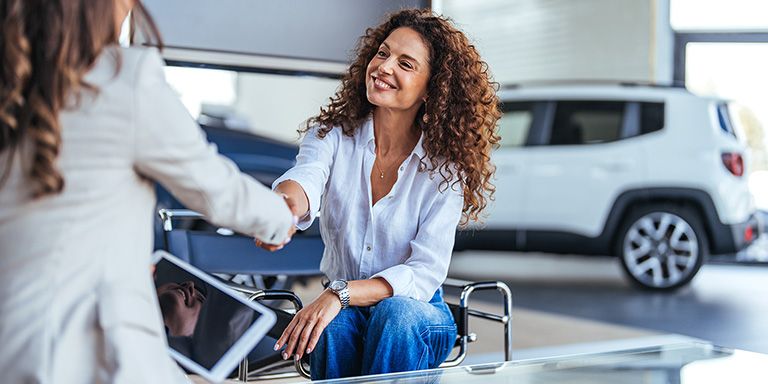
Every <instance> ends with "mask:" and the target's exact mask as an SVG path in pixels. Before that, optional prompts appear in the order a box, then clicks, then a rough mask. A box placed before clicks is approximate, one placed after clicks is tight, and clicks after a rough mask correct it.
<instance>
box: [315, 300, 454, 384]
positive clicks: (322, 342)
mask: <svg viewBox="0 0 768 384" xmlns="http://www.w3.org/2000/svg"><path fill="white" fill-rule="evenodd" d="M455 341H456V324H455V323H454V321H453V315H451V311H450V310H449V309H448V305H446V304H445V302H444V301H443V296H442V288H441V289H439V290H438V291H437V292H435V295H434V296H433V297H432V299H431V300H430V301H429V303H425V302H422V301H418V300H414V299H411V298H407V297H390V298H387V299H384V300H382V301H380V302H379V303H378V304H376V305H375V306H372V307H349V308H347V309H343V310H342V311H341V312H339V314H338V316H336V318H335V319H333V321H331V323H330V324H329V325H328V327H326V328H325V330H324V331H323V334H322V335H321V336H320V339H319V341H318V343H317V345H316V346H315V350H314V351H312V353H311V354H310V364H311V367H310V368H311V372H312V380H321V379H334V378H339V377H351V376H360V375H372V374H378V373H389V372H402V371H414V370H420V369H429V368H435V367H437V366H438V365H440V364H441V363H442V362H443V361H445V359H446V358H447V357H448V355H449V354H450V353H451V349H452V348H453V345H454V342H455Z"/></svg>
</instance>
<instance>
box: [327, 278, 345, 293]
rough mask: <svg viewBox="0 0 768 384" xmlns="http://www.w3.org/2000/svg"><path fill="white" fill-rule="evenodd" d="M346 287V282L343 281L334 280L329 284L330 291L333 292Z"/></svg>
mask: <svg viewBox="0 0 768 384" xmlns="http://www.w3.org/2000/svg"><path fill="white" fill-rule="evenodd" d="M346 286H347V282H346V281H344V280H334V281H332V282H331V289H333V290H334V291H340V290H342V289H344V287H346Z"/></svg>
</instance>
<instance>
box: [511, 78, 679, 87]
mask: <svg viewBox="0 0 768 384" xmlns="http://www.w3.org/2000/svg"><path fill="white" fill-rule="evenodd" d="M542 85H550V86H558V85H618V86H622V87H652V88H676V89H685V84H683V83H682V82H679V81H674V82H672V83H670V84H659V83H652V82H646V81H629V80H611V79H566V80H532V81H525V82H521V83H510V84H503V85H502V86H501V89H518V88H523V87H529V86H542Z"/></svg>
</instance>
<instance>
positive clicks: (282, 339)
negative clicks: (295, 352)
mask: <svg viewBox="0 0 768 384" xmlns="http://www.w3.org/2000/svg"><path fill="white" fill-rule="evenodd" d="M296 321H297V320H296V317H294V318H293V319H292V320H291V322H290V323H288V326H287V327H285V330H284V331H283V334H282V335H280V338H279V339H277V343H276V344H275V350H278V349H280V347H282V346H283V345H285V342H286V341H287V340H288V337H290V336H291V332H293V329H294V328H296ZM287 358H288V355H287V354H286V353H285V352H283V359H287Z"/></svg>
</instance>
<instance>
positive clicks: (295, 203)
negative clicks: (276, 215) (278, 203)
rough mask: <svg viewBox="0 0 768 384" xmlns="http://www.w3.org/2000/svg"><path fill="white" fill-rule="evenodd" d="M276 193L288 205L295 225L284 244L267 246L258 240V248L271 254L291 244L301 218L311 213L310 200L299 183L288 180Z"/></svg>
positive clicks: (281, 184) (292, 226) (276, 189)
mask: <svg viewBox="0 0 768 384" xmlns="http://www.w3.org/2000/svg"><path fill="white" fill-rule="evenodd" d="M275 192H276V193H277V194H279V195H280V196H282V198H283V200H284V201H285V204H287V205H288V209H290V210H291V213H292V214H293V225H291V228H290V229H289V230H288V238H287V239H286V240H285V242H283V243H282V244H267V243H265V242H263V241H261V240H258V239H256V245H257V246H259V247H261V248H264V249H266V250H268V251H270V252H272V251H277V250H280V249H282V248H283V247H284V246H285V245H286V244H288V243H290V242H291V237H292V236H293V234H294V233H296V224H298V223H299V218H300V217H304V216H306V214H307V212H308V211H309V200H308V199H307V196H306V194H305V193H304V189H303V188H302V187H301V186H300V185H299V183H297V182H295V181H293V180H286V181H284V182H282V183H280V185H278V186H277V188H275Z"/></svg>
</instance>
